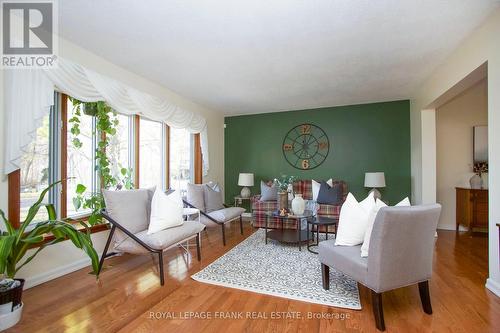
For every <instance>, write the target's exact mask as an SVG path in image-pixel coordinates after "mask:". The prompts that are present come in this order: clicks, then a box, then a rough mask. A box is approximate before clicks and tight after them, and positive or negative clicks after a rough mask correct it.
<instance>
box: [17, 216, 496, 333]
mask: <svg viewBox="0 0 500 333" xmlns="http://www.w3.org/2000/svg"><path fill="white" fill-rule="evenodd" d="M252 232H253V229H252V228H251V227H250V225H249V224H248V223H245V229H244V236H241V235H240V234H239V227H238V223H234V224H233V225H232V226H231V228H230V229H228V232H227V234H226V235H227V237H228V245H227V246H226V247H223V246H222V240H221V237H220V229H219V228H217V229H211V230H209V231H208V233H207V234H204V235H203V237H202V261H201V263H198V262H197V261H196V253H195V249H194V248H193V251H192V254H193V261H192V262H191V264H190V265H187V261H186V258H185V255H183V252H182V251H181V250H178V249H174V250H172V251H169V252H167V253H166V255H165V256H164V257H165V259H164V260H165V263H166V265H165V268H166V273H167V275H166V280H165V281H166V282H165V286H164V287H161V286H160V283H159V278H158V272H157V270H158V269H157V265H153V260H152V259H151V257H150V256H129V255H124V256H122V257H115V258H111V259H108V260H107V261H106V265H108V266H110V267H108V268H107V269H106V270H105V271H104V272H103V273H102V275H101V278H100V281H99V282H96V281H95V278H94V277H93V276H92V275H89V274H88V271H89V270H88V269H83V270H80V271H78V272H75V273H72V274H69V275H66V276H64V277H61V278H58V279H55V280H53V281H50V282H47V283H44V284H42V285H40V286H37V287H34V288H32V289H29V290H27V291H26V292H25V294H24V298H23V299H24V303H25V310H24V314H23V319H22V321H21V323H20V324H18V325H17V326H16V327H14V328H13V329H11V331H12V332H63V331H66V332H116V331H121V332H242V331H244V332H285V331H286V332H358V331H363V332H372V331H376V329H375V321H374V318H373V314H372V305H371V298H370V292H369V290H367V289H366V288H364V287H362V286H360V294H361V304H362V307H363V309H362V310H361V311H355V310H346V309H339V308H332V307H327V306H322V305H315V304H309V303H305V302H300V301H293V300H288V299H283V298H278V297H272V296H266V295H261V294H256V293H252V292H245V291H240V290H236V289H230V288H224V287H218V286H213V285H208V284H204V283H200V282H197V281H194V280H192V279H191V278H190V275H191V274H193V273H195V272H197V271H198V270H200V269H201V268H203V267H205V266H206V265H207V264H209V263H210V262H212V261H214V260H215V259H217V258H218V257H219V256H221V255H222V254H223V253H225V252H226V251H228V250H230V249H231V248H232V247H233V246H234V245H236V244H238V243H239V242H241V241H242V240H243V239H244V238H245V237H248V236H249V235H250V234H251V233H252ZM487 242H488V239H487V238H486V237H484V236H474V237H472V238H471V237H469V236H468V235H466V234H460V235H458V236H456V235H455V232H451V231H440V232H439V237H438V240H437V244H436V253H435V260H434V275H433V278H432V280H431V282H430V291H431V300H432V307H433V311H434V314H433V315H426V314H425V313H424V312H423V310H422V307H421V304H420V299H419V293H418V288H417V286H416V285H415V286H411V287H407V288H402V289H398V290H395V291H392V292H388V293H385V294H384V298H383V306H384V311H385V323H386V327H387V332H430V331H433V332H464V333H465V332H494V331H496V332H498V331H499V329H500V298H498V297H496V296H495V295H493V294H492V293H491V292H489V291H488V290H487V289H486V288H485V287H484V284H485V281H486V277H487V257H488V255H487ZM318 269H320V265H319V264H318ZM221 312H224V314H226V315H230V314H233V315H235V316H238V315H239V314H241V315H242V316H243V318H241V319H228V318H215V316H217V315H218V314H220V313H221ZM281 312H283V313H287V312H288V314H289V316H292V314H294V313H298V314H300V316H301V318H299V319H296V318H283V319H276V318H274V319H272V318H270V317H271V315H272V314H273V313H274V314H279V313H281ZM173 314H175V316H176V318H171V316H172V315H173ZM181 315H182V317H181ZM196 315H198V316H203V315H207V316H211V317H212V319H210V320H208V319H204V318H194V317H193V316H196ZM310 315H314V316H315V318H309V317H308V316H310ZM169 316H170V318H169ZM247 316H250V317H252V316H253V317H255V318H246V317H247ZM263 316H267V317H268V319H265V318H262V317H263ZM321 316H325V317H327V316H329V317H330V318H329V319H328V318H323V319H321V318H316V317H321Z"/></svg>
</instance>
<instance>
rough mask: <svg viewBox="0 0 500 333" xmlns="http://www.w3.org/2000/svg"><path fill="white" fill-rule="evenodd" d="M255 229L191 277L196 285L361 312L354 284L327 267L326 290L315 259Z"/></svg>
mask: <svg viewBox="0 0 500 333" xmlns="http://www.w3.org/2000/svg"><path fill="white" fill-rule="evenodd" d="M264 232H265V231H264V230H263V229H259V230H258V231H256V232H255V233H254V234H252V235H251V236H249V237H248V238H247V239H245V240H244V241H243V242H241V243H240V244H238V245H237V246H235V247H234V248H233V249H231V250H230V251H229V252H227V253H226V254H224V255H223V256H222V257H220V258H219V259H217V260H216V261H214V262H213V263H211V264H210V265H208V266H207V267H205V268H204V269H203V270H201V271H199V272H198V273H196V274H194V275H192V276H191V277H192V278H193V279H194V280H196V281H200V282H205V283H210V284H214V285H218V286H224V287H230V288H236V289H241V290H246V291H253V292H257V293H261V294H266V295H272V296H278V297H284V298H289V299H293V300H299V301H304V302H309V303H316V304H323V305H329V306H334V307H339V308H347V309H355V310H360V309H361V303H360V301H359V291H358V285H357V283H356V281H354V280H353V279H351V278H350V277H348V276H346V275H344V274H342V273H341V272H338V271H336V270H334V269H333V268H330V290H324V289H323V287H322V282H321V265H320V262H319V260H318V256H317V255H316V254H313V253H311V252H309V251H307V249H306V247H305V246H303V247H302V251H299V248H298V247H297V246H296V245H286V244H284V243H280V242H276V241H273V240H268V243H267V244H265V242H264Z"/></svg>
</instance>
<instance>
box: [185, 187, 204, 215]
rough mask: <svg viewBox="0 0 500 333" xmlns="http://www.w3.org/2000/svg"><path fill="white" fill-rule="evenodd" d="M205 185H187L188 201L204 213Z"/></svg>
mask: <svg viewBox="0 0 500 333" xmlns="http://www.w3.org/2000/svg"><path fill="white" fill-rule="evenodd" d="M204 186H205V185H197V184H190V183H188V184H187V195H186V200H187V201H188V202H189V203H190V204H191V205H193V206H195V207H196V208H198V209H199V210H201V211H202V212H204V211H205V190H204V189H203V187H204Z"/></svg>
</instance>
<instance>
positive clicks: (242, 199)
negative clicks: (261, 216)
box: [234, 195, 252, 217]
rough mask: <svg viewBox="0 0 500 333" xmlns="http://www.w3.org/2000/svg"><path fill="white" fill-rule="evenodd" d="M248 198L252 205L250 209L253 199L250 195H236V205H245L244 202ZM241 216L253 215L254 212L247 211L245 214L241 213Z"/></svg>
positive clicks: (249, 203)
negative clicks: (246, 196)
mask: <svg viewBox="0 0 500 333" xmlns="http://www.w3.org/2000/svg"><path fill="white" fill-rule="evenodd" d="M247 200H248V206H249V207H250V209H251V208H252V207H251V205H252V204H251V202H252V201H251V200H252V197H248V198H243V197H242V196H241V195H237V196H235V197H234V207H241V206H242V205H243V202H244V201H247ZM241 216H243V217H252V213H251V212H245V213H243V214H241Z"/></svg>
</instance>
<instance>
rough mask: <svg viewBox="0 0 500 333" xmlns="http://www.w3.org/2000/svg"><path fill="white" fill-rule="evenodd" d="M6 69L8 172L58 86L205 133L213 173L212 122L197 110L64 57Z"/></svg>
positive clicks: (203, 145)
mask: <svg viewBox="0 0 500 333" xmlns="http://www.w3.org/2000/svg"><path fill="white" fill-rule="evenodd" d="M4 73H5V81H4V84H5V111H6V115H5V116H6V117H5V119H6V124H5V131H6V137H5V139H6V140H5V143H4V145H5V147H4V151H5V165H4V173H5V174H8V173H11V172H12V171H15V170H17V169H19V163H20V159H21V156H22V155H23V152H24V149H25V148H26V147H27V146H28V145H29V144H30V142H32V140H33V138H34V136H35V133H36V130H37V128H39V127H40V126H41V121H42V119H43V117H44V116H45V115H47V114H48V113H49V111H50V107H51V106H52V105H53V104H54V90H57V91H60V92H62V93H65V94H67V95H69V96H72V97H74V98H77V99H79V100H81V101H84V102H97V101H106V103H108V104H109V105H110V106H111V107H112V108H113V109H114V110H116V112H118V113H121V114H124V115H141V116H144V117H146V118H148V119H151V120H155V121H160V122H163V123H165V124H167V125H168V126H171V127H174V128H185V129H186V130H188V131H189V132H191V133H200V143H201V150H202V154H203V174H204V175H206V174H207V172H208V169H209V159H208V135H207V122H206V120H205V118H204V117H202V116H200V115H198V114H196V113H194V112H192V111H188V110H184V109H182V108H181V107H179V106H177V105H175V104H173V103H170V102H169V101H167V100H165V99H163V98H159V97H155V96H152V95H149V94H146V93H143V92H141V91H139V90H137V89H134V88H132V87H129V86H127V85H125V84H123V83H121V82H119V81H116V80H114V79H111V78H109V77H106V76H103V75H101V74H98V73H96V72H94V71H91V70H89V69H87V68H85V67H83V66H80V65H78V64H75V63H73V62H70V61H67V60H64V59H61V58H60V59H59V62H58V67H57V68H54V69H47V70H42V69H22V70H21V69H17V70H15V69H10V70H5V72H4Z"/></svg>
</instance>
